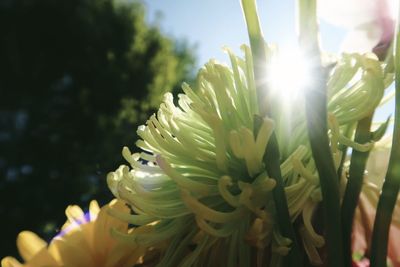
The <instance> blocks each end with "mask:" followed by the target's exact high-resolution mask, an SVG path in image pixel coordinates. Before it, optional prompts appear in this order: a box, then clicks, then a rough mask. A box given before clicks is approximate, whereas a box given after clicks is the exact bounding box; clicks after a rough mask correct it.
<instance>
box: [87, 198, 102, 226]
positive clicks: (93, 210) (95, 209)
mask: <svg viewBox="0 0 400 267" xmlns="http://www.w3.org/2000/svg"><path fill="white" fill-rule="evenodd" d="M99 212H100V207H99V203H97V201H96V200H92V201H91V202H90V205H89V213H90V220H91V221H93V220H94V219H95V218H97V215H98V214H99Z"/></svg>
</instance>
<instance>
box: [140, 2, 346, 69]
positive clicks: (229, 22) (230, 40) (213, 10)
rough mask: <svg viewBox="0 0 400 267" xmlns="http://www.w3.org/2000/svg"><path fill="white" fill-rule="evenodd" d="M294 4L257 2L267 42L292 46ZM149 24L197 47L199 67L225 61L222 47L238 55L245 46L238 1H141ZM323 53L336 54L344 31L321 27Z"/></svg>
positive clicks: (242, 21) (243, 27)
mask: <svg viewBox="0 0 400 267" xmlns="http://www.w3.org/2000/svg"><path fill="white" fill-rule="evenodd" d="M294 3H295V1H282V0H281V1H279V0H268V1H267V0H264V1H258V8H259V13H260V16H261V24H262V27H263V31H264V35H265V37H266V40H267V41H268V42H273V43H278V44H281V45H288V44H293V43H296V34H295V6H294ZM145 4H146V6H147V10H148V14H147V15H148V19H149V21H150V22H155V21H156V14H157V12H161V13H162V14H163V15H162V18H161V20H160V21H159V24H160V25H161V27H162V29H163V31H164V32H165V33H167V34H169V35H172V36H174V37H177V38H185V39H187V40H189V41H190V42H191V43H196V44H197V45H198V48H197V54H198V58H199V65H202V64H203V63H205V62H206V61H207V60H208V59H209V58H217V59H219V60H223V61H226V58H225V56H224V54H223V52H222V51H221V47H222V46H224V45H227V46H229V47H230V48H232V49H233V50H234V51H239V47H240V45H241V44H243V43H248V40H247V32H246V26H245V23H244V19H243V15H242V11H241V7H240V1H239V0H201V1H199V0H145ZM321 30H322V41H323V46H324V48H325V49H327V50H329V51H337V49H338V46H339V44H340V40H341V39H342V38H343V36H344V31H343V30H341V29H338V28H334V27H332V26H329V25H326V24H323V25H321Z"/></svg>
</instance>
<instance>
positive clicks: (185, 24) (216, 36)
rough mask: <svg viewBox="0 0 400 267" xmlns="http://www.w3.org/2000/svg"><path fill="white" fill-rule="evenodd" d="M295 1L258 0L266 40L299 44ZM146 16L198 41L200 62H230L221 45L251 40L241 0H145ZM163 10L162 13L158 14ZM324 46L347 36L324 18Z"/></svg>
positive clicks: (330, 47)
mask: <svg viewBox="0 0 400 267" xmlns="http://www.w3.org/2000/svg"><path fill="white" fill-rule="evenodd" d="M295 2H296V1H294V0H292V1H283V0H263V1H260V0H258V1H257V4H258V10H259V14H260V17H261V26H262V28H263V32H264V36H265V39H266V40H267V42H269V43H277V44H279V45H280V46H293V45H295V44H296V42H297V41H296V32H295ZM144 3H145V5H146V7H147V19H148V21H150V22H151V23H157V24H159V25H160V26H161V29H162V31H163V32H164V33H166V34H168V35H170V36H173V37H175V38H179V39H186V40H188V41H189V43H191V44H196V45H197V50H196V52H197V58H198V66H201V65H203V64H204V63H205V62H207V61H208V60H209V59H210V58H215V59H217V60H219V61H222V62H228V59H227V56H226V55H225V54H224V53H223V52H222V49H221V48H222V47H223V46H225V45H227V46H229V47H230V48H231V49H233V50H234V51H235V52H236V53H238V54H240V45H241V44H243V43H246V44H247V43H248V39H247V38H248V36H247V32H246V25H245V22H244V18H243V15H242V11H241V7H240V1H239V0H144ZM159 13H162V16H161V17H160V16H158V15H157V14H159ZM320 31H321V44H322V48H323V49H324V50H326V51H330V52H338V51H339V46H340V43H341V40H342V39H343V38H344V36H345V34H346V33H345V31H344V30H343V29H340V28H337V27H333V26H332V25H328V24H326V23H324V22H323V21H322V22H321V25H320ZM392 110H393V101H392V104H391V105H387V106H386V107H385V108H383V109H381V110H380V111H379V112H378V114H377V118H378V119H379V120H384V119H385V118H386V117H387V115H388V114H389V113H392Z"/></svg>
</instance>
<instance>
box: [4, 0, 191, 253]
mask: <svg viewBox="0 0 400 267" xmlns="http://www.w3.org/2000/svg"><path fill="white" fill-rule="evenodd" d="M145 14H146V10H145V7H144V5H143V4H142V3H141V2H138V1H114V0H96V1H92V0H59V1H53V0H34V1H33V0H4V1H0V32H1V35H0V226H1V227H0V233H1V238H0V258H2V257H4V256H6V255H14V256H16V245H15V239H16V236H17V234H18V233H19V232H20V231H22V230H31V231H34V232H36V233H38V234H39V236H42V237H43V238H45V239H47V240H50V239H51V237H52V236H54V235H55V233H56V232H57V230H58V227H60V226H61V225H62V224H63V222H64V221H65V215H64V210H65V208H66V207H67V205H70V204H78V205H81V206H82V207H87V204H88V203H89V202H90V200H91V199H97V200H98V201H99V202H100V203H101V204H104V203H106V202H107V201H109V200H110V199H111V198H112V196H111V194H110V193H109V190H108V188H107V185H106V179H105V177H106V174H107V173H108V172H109V171H111V170H114V169H115V168H117V167H118V166H119V164H121V163H122V162H123V160H122V157H121V150H122V147H123V146H124V145H128V146H130V147H133V146H134V142H135V140H136V128H137V126H138V125H140V124H143V123H144V122H145V121H146V118H147V117H148V116H149V115H150V114H151V113H152V112H154V110H155V108H157V107H158V105H159V103H160V100H161V99H162V95H163V94H164V93H165V92H168V91H172V92H174V93H177V92H179V90H180V84H181V83H182V81H183V80H187V81H189V82H190V80H192V79H193V75H194V72H193V70H194V68H193V65H194V56H193V46H192V45H189V44H188V43H187V42H186V41H184V40H182V39H181V40H176V39H173V38H171V37H168V36H166V35H165V34H163V33H162V32H161V31H160V30H159V29H158V27H157V25H156V24H154V25H153V24H150V23H148V21H147V20H146V19H145Z"/></svg>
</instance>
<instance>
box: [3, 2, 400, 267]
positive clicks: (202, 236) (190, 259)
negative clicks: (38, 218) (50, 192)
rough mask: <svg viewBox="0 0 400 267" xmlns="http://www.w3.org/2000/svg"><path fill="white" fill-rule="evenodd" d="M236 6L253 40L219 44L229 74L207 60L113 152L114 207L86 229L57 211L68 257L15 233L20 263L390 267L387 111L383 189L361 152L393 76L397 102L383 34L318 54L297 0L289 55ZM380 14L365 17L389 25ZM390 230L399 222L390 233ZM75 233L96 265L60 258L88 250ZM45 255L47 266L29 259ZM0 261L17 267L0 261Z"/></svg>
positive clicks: (392, 47) (306, 10)
mask: <svg viewBox="0 0 400 267" xmlns="http://www.w3.org/2000/svg"><path fill="white" fill-rule="evenodd" d="M323 2H324V1H323V0H320V2H319V3H323ZM325 2H328V1H325ZM370 2H372V1H370ZM241 3H242V7H243V12H244V16H245V20H246V24H247V28H248V32H249V39H250V46H246V45H243V46H242V51H243V54H244V56H243V57H239V56H237V55H235V54H234V53H233V52H232V51H231V50H230V49H228V48H226V49H225V51H226V52H227V54H228V55H229V58H230V66H227V65H224V64H221V63H218V62H216V61H213V60H211V61H210V62H209V63H207V64H206V65H205V66H204V67H203V68H202V69H201V70H200V71H199V73H198V76H197V80H196V83H195V85H194V86H189V85H187V84H184V85H183V91H184V93H183V94H180V95H179V96H178V99H177V101H174V98H173V96H172V95H171V94H166V95H165V96H164V101H163V103H162V104H161V105H160V109H159V110H158V112H157V113H156V114H154V115H153V116H152V117H150V119H149V120H148V121H147V123H146V125H143V126H141V127H140V128H139V129H138V135H139V136H140V138H141V139H140V140H138V141H137V146H138V147H139V148H140V149H141V152H138V153H132V152H131V151H130V150H129V149H128V148H127V147H125V148H123V151H122V154H123V157H124V158H125V159H126V161H127V162H128V163H129V166H126V165H122V166H120V167H119V168H118V169H117V170H116V171H114V172H111V173H110V174H109V175H108V177H107V181H108V184H109V188H110V190H111V191H112V193H113V194H114V196H115V197H116V198H117V199H118V200H117V203H118V204H113V205H108V206H106V207H104V208H102V209H101V211H100V213H99V215H98V219H97V220H96V221H95V222H93V220H92V217H93V216H92V209H94V210H96V211H97V212H95V213H96V214H97V213H98V208H91V211H90V214H91V215H90V218H91V219H90V220H85V219H84V218H86V217H85V216H84V214H83V212H82V211H81V210H80V209H77V210H75V211H73V209H75V208H69V209H67V215H68V217H69V219H70V220H71V221H74V222H75V223H76V224H78V225H79V227H78V229H69V227H66V228H63V230H62V232H61V233H62V234H61V235H62V237H61V239H63V240H64V243H65V249H61V248H62V246H59V245H57V244H58V243H59V241H58V240H59V238H58V237H56V238H55V239H54V240H53V241H52V242H51V243H50V245H49V246H48V248H47V245H46V244H45V243H43V241H41V240H39V239H38V238H37V237H36V236H35V235H34V234H32V233H26V232H25V233H22V234H21V235H20V237H19V238H18V240H19V241H18V244H19V248H20V252H21V255H22V256H23V258H24V259H25V260H26V261H27V263H26V264H27V265H26V266H49V265H50V266H232V267H235V266H310V265H312V266H331V267H337V266H352V264H355V265H356V266H364V265H362V264H369V262H370V263H371V266H385V265H386V261H387V260H388V262H390V264H392V265H393V266H400V261H399V257H400V253H399V250H398V249H396V248H398V245H394V244H395V243H394V241H393V238H394V237H393V236H391V239H390V240H389V239H388V236H389V228H390V225H391V218H392V213H393V209H394V207H395V203H396V200H397V194H398V190H399V187H400V169H399V168H400V167H399V166H400V165H399V162H400V144H399V142H400V136H399V134H400V132H399V129H400V128H399V127H400V125H399V124H400V111H399V110H398V109H397V108H396V111H395V118H394V133H393V141H392V145H391V148H392V149H391V154H390V161H389V167H388V170H387V174H386V179H385V182H384V184H383V188H382V191H380V190H379V189H378V188H377V187H376V186H375V185H371V184H369V183H368V182H367V180H366V179H365V176H366V174H365V168H366V162H367V159H368V156H369V154H370V151H371V150H373V148H374V146H375V143H376V142H377V141H379V140H380V139H381V138H382V137H383V135H384V134H385V131H386V128H387V127H388V125H389V123H390V120H389V119H388V120H387V121H386V122H383V123H381V124H379V125H378V127H376V128H375V129H372V118H373V114H374V112H375V110H376V109H377V108H378V107H379V106H380V105H381V104H383V103H384V102H385V101H386V98H385V91H387V90H390V85H391V84H392V83H393V81H395V87H396V88H395V92H396V107H398V106H400V99H399V97H400V95H399V92H400V86H399V81H400V72H399V67H398V62H399V60H400V59H399V55H398V54H399V51H400V45H399V44H398V42H396V41H393V38H392V37H393V36H394V31H393V27H392V28H391V30H390V29H389V28H390V27H389V28H388V29H387V28H385V29H384V30H382V29H383V28H382V29H381V31H380V35H379V38H377V39H376V38H375V39H374V40H373V41H372V42H373V46H371V48H370V49H369V50H368V51H362V52H366V53H342V54H339V55H335V56H332V55H328V54H327V53H324V52H322V51H321V48H320V46H319V42H318V24H317V14H316V11H317V1H316V0H298V14H299V16H298V17H299V18H298V29H299V50H300V51H299V52H298V53H294V54H293V55H292V54H291V52H290V51H285V50H280V49H279V48H278V47H277V46H274V45H271V44H267V43H265V40H264V38H263V35H262V31H261V27H260V25H259V20H258V14H257V8H256V3H255V0H242V1H241ZM322 13H323V12H322ZM380 14H386V13H380ZM382 16H383V15H382ZM382 16H381V17H382ZM381 17H379V19H377V20H372V21H373V22H374V23H375V24H376V25H378V26H382V27H387V25H389V24H388V23H386V22H385V23H383V22H382V23H381V24H379V23H378V22H381V21H383V19H382V18H381ZM385 21H386V20H385ZM392 21H393V22H394V20H392ZM375 24H374V25H375ZM378 26H377V27H378ZM358 30H359V29H358ZM396 40H397V39H396ZM365 47H366V45H365V46H364V47H363V49H364V50H365ZM377 48H379V49H377ZM378 50H379V51H378ZM288 55H290V60H291V62H290V64H292V65H293V64H295V63H298V62H296V61H299V58H304V59H305V62H306V63H307V64H304V65H300V66H298V67H297V68H295V69H294V72H288V70H289V67H288V66H287V65H286V66H285V65H283V66H284V67H282V59H283V58H285V56H288ZM296 66H297V65H296ZM280 71H283V72H284V74H283V75H282V73H280ZM302 71H305V73H303V72H302ZM299 73H301V75H300V76H298V74H299ZM307 73H309V75H310V78H309V79H304V78H305V77H306V75H307ZM282 76H283V77H284V78H283V79H289V80H290V79H291V78H293V77H298V78H296V80H295V81H294V83H286V82H285V81H284V80H282V78H281V77H282ZM388 88H389V89H388ZM348 149H352V153H351V156H350V158H349V157H348V156H349V154H348V153H347V150H348ZM373 153H374V152H373ZM373 153H372V154H373ZM359 200H360V201H359ZM122 201H123V202H122ZM121 203H126V204H127V206H124V204H121ZM377 203H378V205H376V204H377ZM92 206H93V207H95V204H93V205H92ZM127 207H129V209H128V208H127ZM103 209H104V210H103ZM371 211H372V213H371ZM375 213H376V216H375V215H374V214H375ZM395 214H397V211H396V212H395ZM374 217H375V218H374ZM104 218H107V219H104ZM82 220H83V221H84V223H81V221H82ZM99 220H100V221H101V220H111V221H113V222H115V223H111V224H107V227H105V226H101V227H95V229H96V230H95V231H94V230H89V229H91V228H90V224H94V225H98V224H101V225H104V223H100V222H97V221H99ZM116 221H118V223H117V222H116ZM131 225H133V226H135V227H134V229H133V228H132V229H128V228H129V227H128V226H131ZM353 225H354V227H353ZM92 228H93V227H92ZM64 229H68V231H65V232H66V233H65V236H64ZM398 231H399V218H398V217H395V218H394V223H393V228H392V230H391V233H393V235H395V233H396V232H398ZM82 234H84V235H85V236H86V237H87V236H89V237H88V239H87V240H89V241H87V242H86V243H85V244H89V245H88V246H89V247H90V248H96V249H94V250H91V251H92V252H90V255H91V256H92V258H90V259H86V258H85V263H82V262H83V260H79V263H78V262H77V261H68V260H72V259H71V258H74V257H77V256H76V255H77V254H76V255H74V254H71V253H70V252H68V253H66V254H65V253H64V252H65V251H69V250H68V249H69V248H71V247H73V246H74V245H75V244H79V246H80V245H81V242H83V243H84V241H82V239H84V238H81V237H79V238H78V237H77V238H73V240H72V237H71V241H68V237H69V236H75V235H76V236H79V235H82ZM108 235H110V236H108ZM111 236H112V238H114V239H111ZM371 236H372V237H371ZM100 237H101V238H100ZM103 237H104V238H105V237H107V241H106V240H104V238H103ZM99 238H100V239H99ZM26 240H32V242H33V243H35V244H39V245H38V246H35V249H31V247H30V245H26V244H28V243H29V242H28V241H26ZM389 241H390V243H389ZM105 242H106V244H105ZM388 244H389V253H388ZM102 245H103V246H104V247H102ZM99 246H100V247H99ZM67 248H68V249H67ZM27 251H28V252H29V253H28V252H27ZM42 251H44V252H42ZM71 251H72V250H71ZM93 251H94V252H93ZM100 251H101V252H100ZM43 253H44V254H43ZM42 254H43V255H46V259H47V260H48V261H51V262H47V261H35V260H33V259H37V258H38V257H39V256H40V257H42ZM64 255H68V256H66V257H65V259H64ZM387 257H389V258H387ZM36 262H38V263H36ZM86 262H88V263H86ZM89 262H90V263H89ZM91 262H95V263H91ZM366 262H367V263H366ZM2 266H21V265H20V263H18V262H17V261H16V260H15V259H13V258H6V259H4V260H3V261H2ZM24 266H25V265H24Z"/></svg>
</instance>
